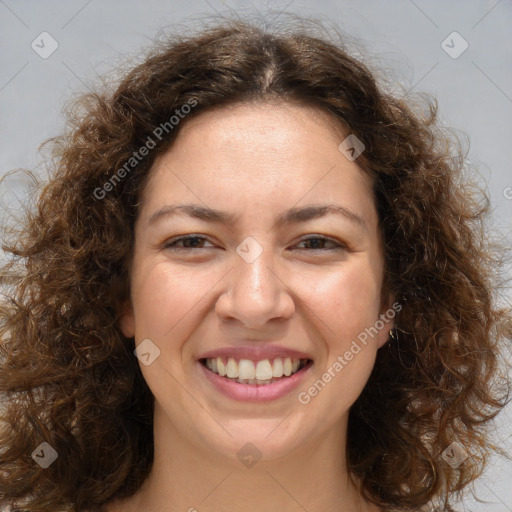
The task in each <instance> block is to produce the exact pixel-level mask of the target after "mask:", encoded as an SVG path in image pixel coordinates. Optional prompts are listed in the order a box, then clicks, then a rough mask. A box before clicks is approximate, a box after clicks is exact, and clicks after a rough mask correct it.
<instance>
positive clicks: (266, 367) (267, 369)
mask: <svg viewBox="0 0 512 512" xmlns="http://www.w3.org/2000/svg"><path fill="white" fill-rule="evenodd" d="M256 378H257V379H258V380H269V379H271V378H272V366H270V361H269V360H268V359H264V360H263V361H258V364H257V365H256Z"/></svg>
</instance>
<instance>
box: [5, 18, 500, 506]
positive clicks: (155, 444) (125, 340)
mask: <svg viewBox="0 0 512 512" xmlns="http://www.w3.org/2000/svg"><path fill="white" fill-rule="evenodd" d="M74 114H75V116H74V117H73V118H72V119H71V120H70V123H71V124H70V126H71V129H70V130H69V132H68V133H67V134H65V135H64V136H62V137H59V138H58V139H56V140H55V141H54V157H55V170H54V174H53V175H52V177H51V180H50V181H49V183H48V184H47V185H46V186H45V187H44V189H43V190H42V191H41V194H40V196H39V197H38V200H37V209H36V210H35V211H34V212H32V214H30V215H29V216H28V218H27V221H26V224H25V225H24V226H23V228H22V230H21V233H20V236H19V238H18V239H15V240H13V241H12V242H11V244H10V246H9V247H8V250H9V251H10V252H11V253H12V254H13V256H14V257H15V258H14V260H13V261H12V262H11V263H10V264H9V265H6V267H5V268H4V270H3V273H2V276H3V280H4V284H7V283H8V284H10V286H11V289H10V292H11V293H10V295H9V297H10V300H9V301H4V304H3V306H2V318H3V324H2V339H3V343H2V366H1V370H0V386H1V387H0V389H1V390H2V392H3V393H5V394H6V397H7V399H8V401H6V406H5V411H3V413H2V420H3V422H4V425H5V427H4V428H3V429H2V432H1V435H2V438H1V443H2V447H3V448H2V451H1V454H0V467H1V469H2V471H1V478H2V480H1V487H0V489H1V494H0V496H1V499H2V503H3V504H5V505H8V504H9V505H12V506H13V507H14V508H15V509H16V507H18V508H19V507H22V509H23V510H30V511H44V512H50V511H55V510H74V511H91V510H104V511H107V512H132V511H161V512H167V511H176V510H188V511H194V510H199V511H220V510H226V511H231V510H237V511H252V510H256V509H257V510H267V511H280V512H287V511H292V510H299V509H301V510H308V511H310V512H313V511H317V510H326V509H328V510H345V511H354V512H355V511H358V512H359V511H365V512H370V511H371V512H377V511H391V510H414V511H416V510H419V509H420V507H427V506H431V505H432V504H436V506H437V507H438V508H437V510H452V508H451V506H450V502H451V501H453V499H454V498H455V497H457V493H458V492H459V491H461V490H462V489H463V488H464V487H465V486H466V485H467V484H469V483H470V482H472V481H473V480H474V479H475V478H476V477H477V476H478V474H479V472H480V470H481V468H482V467H483V464H484V462H485V457H486V455H487V454H488V452H489V450H490V448H491V446H490V443H489V440H488V438H487V436H486V433H485V432H486V431H485V427H486V425H487V423H488V422H489V420H490V419H491V418H492V417H493V416H494V415H495V414H496V413H497V412H498V411H499V410H500V409H501V408H502V407H503V406H504V403H505V398H504V397H505V396H506V394H505V393H506V387H505V386H502V387H496V379H497V378H499V377H500V374H499V365H498V363H499V349H500V346H501V343H502V342H503V341H504V339H505V332H504V329H505V325H506V322H507V320H508V318H509V316H507V315H508V314H509V313H508V312H505V311H501V310H500V309H498V307H497V306H496V304H495V299H494V296H493V286H494V282H495V281H494V279H495V278H496V275H495V273H494V272H493V268H492V265H493V264H494V263H495V254H494V253H493V252H491V249H490V247H488V246H486V245H482V244H481V240H482V239H481V237H482V234H483V227H482V226H483V224H482V221H483V219H484V214H485V208H482V207H481V206H479V203H478V199H479V197H478V196H477V193H476V192H475V191H474V190H473V189H471V190H470V189H469V188H468V187H466V186H465V185H464V184H463V183H462V182H461V181H460V180H459V178H460V173H461V168H462V163H463V156H462V155H460V154H458V157H459V158H454V157H453V154H452V153H453V152H452V151H451V150H450V147H449V145H447V144H445V143H447V142H448V140H447V139H446V138H444V136H443V135H442V134H441V133H440V131H439V130H438V128H436V125H435V118H436V109H435V106H434V105H430V113H429V115H428V116H422V114H420V113H419V111H418V112H416V111H415V110H414V109H413V106H412V105H408V104H406V103H405V101H404V100H400V99H396V98H394V97H392V96H391V95H389V94H387V93H385V92H384V91H383V90H380V89H379V88H378V86H377V84H376V81H375V78H374V77H373V76H372V74H371V73H370V71H369V70H368V69H367V68H366V67H365V66H364V65H363V64H361V63H360V62H358V61H357V60H356V59H355V58H353V57H351V56H350V55H349V54H348V53H347V52H346V51H345V50H344V49H343V47H342V45H341V44H334V43H332V42H330V41H328V40H327V37H325V38H322V37H316V35H315V34H313V32H312V31H310V32H308V31H307V30H306V29H304V28H300V29H299V28H294V27H293V26H290V28H289V29H288V30H286V29H282V30H281V31H280V33H279V34H273V33H271V32H270V31H265V30H263V29H261V28H258V27H257V26H254V25H251V24H249V23H242V22H225V23H224V24H221V25H219V26H215V27H211V28H209V29H205V30H203V31H202V32H201V33H199V34H196V35H193V36H189V37H187V38H185V37H182V38H180V39H179V40H177V41H171V42H168V43H167V44H164V45H161V46H158V47H155V48H154V49H153V50H152V52H151V53H150V54H149V55H148V56H147V57H146V59H145V60H144V62H143V63H142V64H140V65H139V66H137V67H135V68H134V69H133V70H132V71H131V72H130V73H128V74H127V75H126V76H125V77H124V78H123V80H122V81H121V83H120V84H119V86H118V87H117V89H116V90H115V91H113V92H109V91H105V92H103V93H101V94H100V93H98V94H89V95H85V96H83V97H82V98H81V99H80V100H79V102H78V104H77V106H76V109H75V110H74ZM491 384H493V387H491ZM504 384H505V382H504ZM425 510H427V508H425Z"/></svg>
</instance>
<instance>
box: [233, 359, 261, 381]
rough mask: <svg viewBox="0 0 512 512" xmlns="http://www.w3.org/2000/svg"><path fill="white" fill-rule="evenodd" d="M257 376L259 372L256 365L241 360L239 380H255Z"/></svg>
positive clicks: (249, 361)
mask: <svg viewBox="0 0 512 512" xmlns="http://www.w3.org/2000/svg"><path fill="white" fill-rule="evenodd" d="M258 364H259V363H258ZM256 374H257V370H256V369H255V368H254V363H253V362H252V361H251V360H250V359H240V362H239V363H238V378H239V379H254V378H255V377H256ZM258 379H261V377H258Z"/></svg>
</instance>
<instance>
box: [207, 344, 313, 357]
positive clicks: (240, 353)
mask: <svg viewBox="0 0 512 512" xmlns="http://www.w3.org/2000/svg"><path fill="white" fill-rule="evenodd" d="M258 343H261V341H259V342H258ZM215 357H227V358H230V357H232V358H233V359H237V360H240V359H250V360H252V361H261V360H262V359H274V358H276V357H280V358H286V357H289V358H291V359H312V358H311V356H309V355H308V354H306V353H305V352H301V351H299V350H295V349H292V348H287V347H283V346H281V345H267V346H260V347H241V346H237V347H222V348H218V349H214V350H209V351H208V352H205V353H204V354H202V355H201V356H199V357H198V359H213V358H215Z"/></svg>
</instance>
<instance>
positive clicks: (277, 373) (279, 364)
mask: <svg viewBox="0 0 512 512" xmlns="http://www.w3.org/2000/svg"><path fill="white" fill-rule="evenodd" d="M283 374H284V372H283V360H282V359H281V358H280V357H278V358H276V359H274V365H273V367H272V377H282V376H283Z"/></svg>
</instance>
